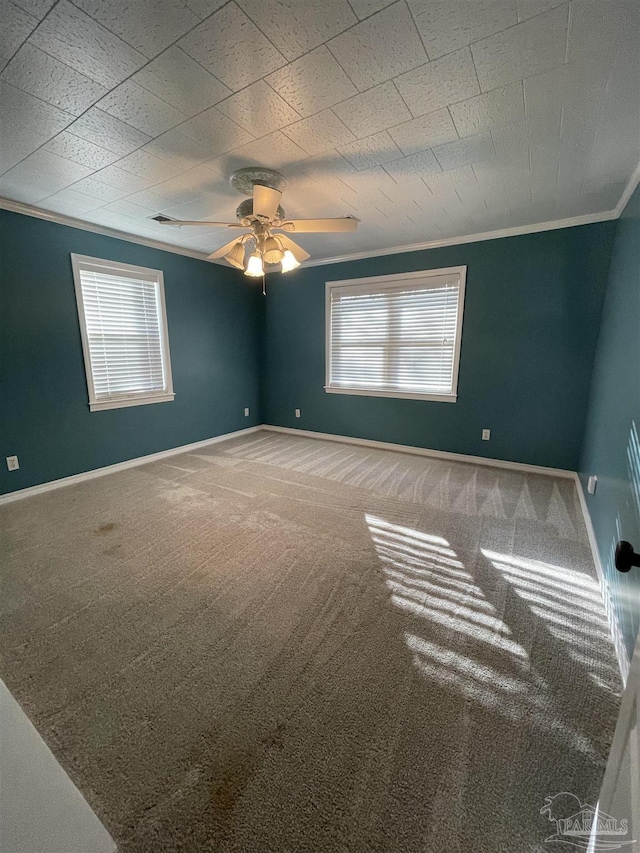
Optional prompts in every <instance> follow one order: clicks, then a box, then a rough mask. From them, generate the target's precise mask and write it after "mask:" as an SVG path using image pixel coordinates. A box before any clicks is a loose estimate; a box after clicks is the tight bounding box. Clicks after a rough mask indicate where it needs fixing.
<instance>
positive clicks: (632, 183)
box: [615, 163, 640, 219]
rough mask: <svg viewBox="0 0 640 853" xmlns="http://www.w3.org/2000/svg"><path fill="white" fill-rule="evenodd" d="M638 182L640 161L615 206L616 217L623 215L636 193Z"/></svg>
mask: <svg viewBox="0 0 640 853" xmlns="http://www.w3.org/2000/svg"><path fill="white" fill-rule="evenodd" d="M638 184H640V163H638V165H637V166H636V168H635V171H634V172H632V174H631V177H630V178H629V182H628V184H627V186H626V187H625V188H624V192H623V193H622V195H621V196H620V201H619V202H618V203H617V204H616V206H615V213H616V219H617V218H618V217H619V216H621V215H622V211H623V210H624V209H625V207H626V206H627V204H628V202H629V199H630V198H631V196H632V195H633V194H634V192H635V190H636V187H637V186H638Z"/></svg>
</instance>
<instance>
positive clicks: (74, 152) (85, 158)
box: [44, 131, 120, 169]
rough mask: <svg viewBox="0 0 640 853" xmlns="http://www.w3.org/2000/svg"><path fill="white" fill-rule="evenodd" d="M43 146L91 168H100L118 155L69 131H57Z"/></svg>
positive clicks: (111, 161)
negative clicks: (56, 134)
mask: <svg viewBox="0 0 640 853" xmlns="http://www.w3.org/2000/svg"><path fill="white" fill-rule="evenodd" d="M44 148H45V151H51V152H52V153H53V154H57V155H58V156H59V157H65V158H66V159H67V160H73V161H74V163H81V164H82V165H83V166H89V167H90V168H91V169H102V168H104V167H105V166H108V165H109V164H110V163H114V162H115V161H116V160H117V159H118V158H119V157H120V154H117V153H114V152H113V151H107V150H106V149H105V148H101V147H100V146H99V145H94V143H93V142H88V141H87V140H86V139H81V138H80V137H79V136H74V135H73V134H72V133H69V131H63V132H62V133H59V134H58V136H56V137H54V139H52V140H50V141H49V142H48V143H47V144H46V145H45V146H44Z"/></svg>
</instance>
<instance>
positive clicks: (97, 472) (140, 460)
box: [0, 426, 262, 505]
mask: <svg viewBox="0 0 640 853" xmlns="http://www.w3.org/2000/svg"><path fill="white" fill-rule="evenodd" d="M261 429H262V426H252V427H247V428H246V429H238V430H236V431H235V432H225V433H223V434H222V435H216V436H215V437H214V438H205V439H204V441H194V442H193V443H192V444H182V445H181V446H180V447H171V448H169V450H160V451H159V452H158V453H150V454H149V455H148V456H137V457H136V458H135V459H127V460H125V461H124V462H116V463H115V464H114V465H106V466H105V467H104V468H94V469H93V470H92V471H83V472H82V473H81V474H72V475H71V476H70V477H62V478H61V479H60V480H50V481H49V482H48V483H41V484H40V485H38V486H29V487H28V488H26V489H18V491H16V492H9V493H8V494H6V495H0V505H2V504H6V503H10V502H11V501H18V500H21V499H22V498H29V497H31V496H32V495H40V494H42V493H43V492H50V491H52V490H53V489H61V488H63V487H64V486H71V485H73V484H74V483H82V482H84V481H85V480H93V479H94V478H96V477H104V476H105V474H114V473H115V472H116V471H124V470H125V469H126V468H135V467H136V466H137V465H146V464H147V463H148V462H155V461H156V460H157V459H165V458H166V457H167V456H177V455H178V454H179V453H189V452H190V451H192V450H197V449H198V448H199V447H207V445H209V444H217V443H218V442H219V441H228V440H229V439H230V438H236V437H237V436H240V435H249V433H252V432H258V431H259V430H261Z"/></svg>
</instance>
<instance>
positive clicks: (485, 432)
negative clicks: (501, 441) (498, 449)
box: [482, 429, 491, 441]
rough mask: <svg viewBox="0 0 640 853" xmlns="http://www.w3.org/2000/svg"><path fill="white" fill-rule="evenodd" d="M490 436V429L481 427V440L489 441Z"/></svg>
mask: <svg viewBox="0 0 640 853" xmlns="http://www.w3.org/2000/svg"><path fill="white" fill-rule="evenodd" d="M490 438H491V430H490V429H483V430H482V440H483V441H489V440H490Z"/></svg>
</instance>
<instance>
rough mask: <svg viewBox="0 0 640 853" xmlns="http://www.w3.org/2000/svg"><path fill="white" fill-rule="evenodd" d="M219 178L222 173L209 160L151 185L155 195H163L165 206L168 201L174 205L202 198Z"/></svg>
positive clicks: (141, 202)
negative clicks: (218, 172)
mask: <svg viewBox="0 0 640 853" xmlns="http://www.w3.org/2000/svg"><path fill="white" fill-rule="evenodd" d="M219 180H220V175H218V174H217V173H216V171H215V169H214V168H213V167H212V166H211V165H210V163H209V162H207V163H202V164H201V165H200V166H195V167H194V168H193V169H189V170H188V171H186V172H182V173H181V174H180V175H177V176H176V177H175V178H171V179H170V180H168V181H162V183H160V184H155V185H154V186H152V187H151V191H152V192H153V193H154V194H155V195H159V196H162V198H163V199H164V204H165V206H166V205H167V203H171V204H174V205H175V204H185V203H186V202H189V201H193V200H194V199H196V198H200V196H201V195H202V194H203V193H205V192H207V190H208V189H210V188H211V186H212V185H214V184H215V183H216V182H217V181H219ZM134 201H135V199H134ZM138 203H139V204H141V205H143V206H145V204H146V202H144V201H140V202H138Z"/></svg>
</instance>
